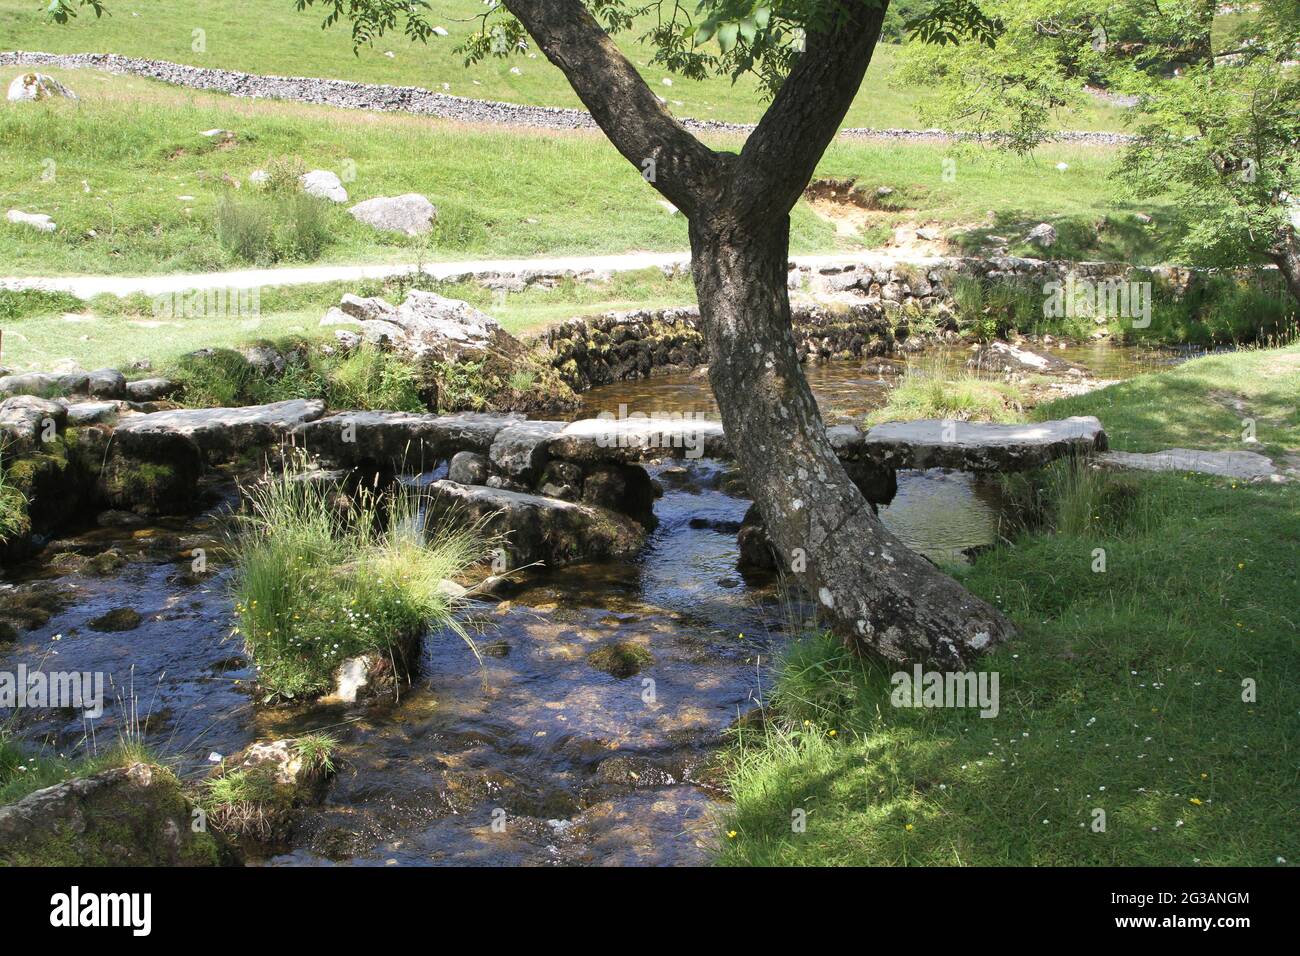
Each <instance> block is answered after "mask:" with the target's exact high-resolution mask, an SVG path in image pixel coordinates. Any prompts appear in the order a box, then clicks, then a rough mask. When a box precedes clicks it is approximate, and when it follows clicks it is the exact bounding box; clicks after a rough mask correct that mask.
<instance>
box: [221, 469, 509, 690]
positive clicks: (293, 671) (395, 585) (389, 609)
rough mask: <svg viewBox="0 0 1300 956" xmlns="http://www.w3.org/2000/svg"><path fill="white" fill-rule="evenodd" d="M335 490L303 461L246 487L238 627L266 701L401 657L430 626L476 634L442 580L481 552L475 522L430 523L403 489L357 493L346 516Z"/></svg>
mask: <svg viewBox="0 0 1300 956" xmlns="http://www.w3.org/2000/svg"><path fill="white" fill-rule="evenodd" d="M334 498H335V492H334V491H333V490H331V489H330V488H328V487H326V486H324V485H322V484H320V483H317V482H312V481H303V480H296V477H295V471H294V470H293V469H290V470H287V471H286V472H284V473H282V474H280V475H276V476H268V477H266V478H264V479H263V480H262V481H261V482H259V483H258V484H256V485H254V486H253V487H251V488H250V489H248V499H249V500H248V509H247V511H246V513H245V515H244V516H243V518H242V520H241V522H240V523H241V525H242V534H241V535H240V536H239V538H238V539H237V545H236V548H237V557H236V573H235V581H234V584H233V591H234V597H235V611H236V614H237V616H238V621H239V626H238V628H237V630H236V633H238V634H239V635H241V636H242V638H243V640H244V643H245V645H246V647H247V649H248V652H249V654H250V656H251V657H252V659H253V662H254V664H255V665H256V667H257V671H258V684H259V687H260V689H261V691H262V693H263V694H264V695H265V696H266V697H267V698H268V699H275V698H303V697H310V696H314V695H318V694H321V693H324V692H325V691H327V690H328V689H329V687H330V683H331V677H332V675H333V673H334V671H335V670H336V669H337V667H338V666H339V664H341V663H342V662H343V661H345V660H347V659H349V658H352V657H356V656H358V655H360V654H363V653H368V652H378V653H382V654H393V653H395V652H396V651H397V649H398V648H400V647H401V645H402V642H403V640H404V639H407V638H410V637H412V636H416V635H418V634H420V633H421V632H423V631H424V630H425V629H426V628H433V629H435V630H437V629H447V630H449V631H451V632H453V633H457V634H460V635H461V636H462V637H464V638H465V640H466V641H467V642H469V638H468V636H467V635H466V634H465V632H464V631H463V629H462V628H461V627H460V625H459V624H458V622H457V620H456V617H455V614H456V610H457V600H456V599H455V598H453V597H451V596H449V594H448V593H447V592H445V591H444V590H442V588H441V587H440V584H441V582H442V581H443V580H444V579H447V578H450V577H452V576H454V575H456V574H458V573H460V572H461V571H463V570H464V569H465V568H466V567H467V566H468V565H469V564H470V563H472V562H473V561H475V560H477V559H478V558H480V557H481V556H482V550H483V549H482V543H481V542H480V541H478V540H477V538H476V537H475V535H474V533H473V532H472V529H471V530H469V531H465V530H454V531H453V530H444V529H432V530H429V531H427V532H426V531H425V530H424V529H423V528H422V524H421V522H422V517H421V516H422V514H423V511H422V502H421V500H420V497H419V494H418V493H417V492H415V491H413V490H410V489H408V488H406V487H405V486H403V487H402V488H401V489H399V490H397V491H394V492H393V493H391V494H388V495H385V496H383V499H382V500H381V499H379V498H376V497H373V496H368V495H366V494H364V493H358V496H357V504H356V506H355V508H354V510H353V513H352V514H350V515H348V516H347V517H346V519H345V518H344V516H342V515H341V514H340V513H339V511H338V509H337V506H336V504H335V501H334ZM470 646H471V649H472V648H473V644H472V642H470Z"/></svg>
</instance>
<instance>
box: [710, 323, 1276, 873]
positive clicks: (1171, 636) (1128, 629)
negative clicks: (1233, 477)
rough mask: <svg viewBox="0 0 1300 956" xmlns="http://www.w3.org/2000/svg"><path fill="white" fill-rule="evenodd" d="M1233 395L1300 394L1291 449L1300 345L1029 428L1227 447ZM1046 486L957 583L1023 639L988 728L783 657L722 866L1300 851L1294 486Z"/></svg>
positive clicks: (1107, 393)
mask: <svg viewBox="0 0 1300 956" xmlns="http://www.w3.org/2000/svg"><path fill="white" fill-rule="evenodd" d="M1221 387H1227V388H1231V389H1232V390H1233V391H1234V392H1235V393H1236V394H1238V395H1241V396H1244V397H1245V398H1246V400H1247V401H1248V402H1250V403H1251V404H1252V405H1253V406H1254V407H1256V408H1257V410H1259V412H1260V413H1261V414H1264V413H1265V412H1266V411H1281V409H1280V408H1279V405H1280V404H1281V403H1282V402H1284V401H1288V400H1289V402H1290V408H1289V409H1287V412H1288V414H1285V415H1283V416H1282V417H1281V418H1279V420H1278V421H1276V422H1275V423H1274V424H1273V425H1271V426H1270V428H1272V429H1273V431H1272V432H1271V438H1270V441H1272V442H1276V443H1278V444H1284V445H1286V446H1288V447H1290V448H1291V449H1292V450H1294V449H1295V448H1296V447H1297V445H1300V442H1298V441H1297V437H1300V436H1298V432H1297V426H1298V425H1300V421H1298V420H1297V418H1296V412H1295V408H1294V397H1295V395H1296V394H1297V389H1298V388H1300V348H1297V347H1291V348H1288V349H1278V350H1258V351H1251V352H1243V353H1239V354H1236V355H1231V356H1214V357H1209V358H1204V359H1199V360H1196V361H1194V362H1191V363H1188V364H1187V365H1185V366H1183V367H1181V368H1179V369H1175V370H1173V371H1168V372H1162V373H1159V374H1153V375H1146V376H1142V377H1140V378H1138V379H1135V380H1133V381H1132V382H1129V383H1126V384H1124V385H1119V386H1114V387H1112V388H1109V389H1106V390H1104V391H1102V392H1097V393H1093V394H1092V395H1090V396H1085V397H1084V398H1080V399H1070V400H1068V401H1064V402H1056V403H1053V404H1051V405H1047V406H1042V407H1040V408H1039V409H1038V410H1037V414H1038V415H1040V416H1042V417H1052V418H1055V417H1060V416H1061V415H1066V414H1080V413H1088V412H1094V413H1097V414H1100V415H1101V417H1102V421H1103V422H1104V423H1105V424H1106V426H1107V430H1108V432H1109V433H1110V434H1111V436H1112V440H1113V442H1114V443H1115V444H1116V445H1117V446H1118V447H1123V448H1154V447H1168V446H1170V445H1173V444H1192V445H1195V446H1200V447H1228V446H1231V445H1232V441H1233V439H1232V434H1235V430H1234V431H1233V432H1231V433H1226V432H1225V431H1221V430H1220V427H1219V426H1220V423H1222V424H1224V425H1226V424H1227V422H1226V420H1225V419H1224V418H1223V417H1222V409H1221V403H1220V401H1219V399H1217V398H1216V397H1215V394H1214V393H1215V392H1216V391H1217V390H1218V389H1219V388H1221ZM1191 438H1196V439H1197V440H1195V441H1190V440H1189V439H1191ZM1236 447H1240V445H1237V446H1236ZM1266 447H1267V446H1266ZM1059 477H1060V476H1058V478H1059ZM1043 490H1044V493H1045V495H1046V498H1047V500H1048V505H1049V508H1048V519H1049V520H1048V521H1047V523H1046V525H1045V526H1043V527H1041V528H1040V529H1039V530H1036V531H1029V532H1026V533H1024V534H1022V535H1021V536H1019V537H1018V538H1017V539H1016V540H1015V542H1014V544H1013V545H1011V546H1006V547H1001V548H998V549H996V550H994V551H992V552H989V553H987V554H985V555H982V556H981V557H980V558H978V559H977V560H976V562H975V563H974V565H973V566H971V567H969V568H967V569H965V570H963V571H961V572H960V574H961V577H962V579H963V581H964V583H965V584H966V585H967V586H968V587H970V588H971V589H972V590H973V591H974V592H975V593H977V594H979V595H981V596H982V597H984V598H985V599H987V600H989V601H991V602H993V603H995V604H996V605H998V606H999V607H1001V608H1002V609H1003V610H1005V611H1006V612H1007V613H1008V614H1009V615H1010V616H1011V617H1012V619H1013V620H1014V621H1015V622H1016V624H1017V627H1018V628H1019V635H1018V637H1017V638H1016V639H1015V640H1014V641H1012V642H1011V643H1010V644H1008V645H1007V646H1006V647H1004V648H1001V649H999V650H998V651H997V652H996V653H994V654H991V655H989V656H987V657H985V658H983V659H982V660H981V661H980V662H979V664H978V665H977V666H978V667H980V668H981V669H983V670H987V671H995V672H997V673H998V674H999V685H1000V686H999V701H1000V707H999V713H998V715H997V717H995V718H992V719H983V718H981V717H979V716H978V714H977V712H976V711H974V710H958V709H951V708H950V709H923V708H900V707H893V706H891V700H890V695H891V691H892V689H893V687H892V685H891V682H890V673H891V671H893V670H894V668H892V667H888V666H884V665H881V664H876V663H871V662H864V661H862V660H860V659H855V658H852V657H850V656H849V655H847V654H846V653H845V652H844V651H843V650H842V649H841V648H840V646H839V644H838V643H837V642H835V641H834V640H831V639H827V638H817V639H813V640H811V641H809V642H805V643H803V644H800V645H797V646H795V647H794V648H793V649H792V650H791V652H790V653H789V654H788V655H787V657H786V659H785V661H784V663H783V665H782V667H781V668H780V670H779V674H778V677H777V682H776V686H775V688H774V689H773V691H772V692H771V694H770V695H769V710H768V719H767V720H766V721H765V722H764V724H763V725H762V726H761V727H759V728H758V729H754V730H749V731H745V732H744V733H743V734H742V737H741V739H740V741H739V742H738V744H737V746H736V748H735V750H734V751H733V753H732V762H731V770H732V777H731V787H732V793H733V796H734V798H735V804H734V806H733V807H731V809H730V811H729V813H728V814H727V819H726V820H725V821H724V826H723V836H722V837H721V844H722V845H721V846H720V848H719V859H720V861H721V862H723V863H728V864H747V865H762V864H851V865H904V864H907V865H913V864H916V865H925V864H941V865H999V864H1008V865H1162V866H1164V865H1175V866H1177V865H1196V864H1202V865H1248V866H1270V865H1275V862H1276V861H1277V859H1278V858H1279V857H1282V858H1284V859H1286V860H1289V861H1294V860H1295V859H1296V856H1297V853H1298V852H1300V836H1298V835H1297V830H1296V827H1295V825H1294V813H1295V792H1296V787H1297V783H1298V782H1300V770H1298V764H1297V752H1296V746H1295V742H1296V740H1297V736H1298V732H1300V720H1298V719H1297V716H1296V715H1297V713H1298V712H1300V684H1298V683H1297V677H1300V673H1298V670H1300V668H1298V667H1297V658H1296V653H1295V648H1296V640H1297V622H1296V618H1295V613H1294V595H1295V594H1296V593H1297V589H1298V588H1300V580H1298V579H1297V565H1296V562H1295V554H1296V549H1297V546H1298V545H1300V494H1298V493H1297V491H1296V490H1295V486H1294V485H1283V486H1278V485H1268V484H1264V485H1243V484H1240V483H1235V482H1231V481H1228V480H1220V479H1212V478H1204V477H1194V476H1185V475H1181V474H1146V473H1139V474H1133V475H1120V474H1115V475H1111V474H1106V475H1100V476H1098V475H1092V476H1089V477H1082V478H1080V477H1076V478H1073V479H1068V480H1065V481H1058V482H1057V483H1056V484H1055V485H1054V486H1053V484H1052V483H1051V482H1047V483H1046V484H1045V485H1044V486H1043ZM1097 548H1102V549H1104V550H1105V558H1106V570H1105V572H1104V573H1097V572H1095V571H1094V570H1093V568H1094V566H1095V563H1096V560H1097V558H1096V550H1095V549H1097ZM1246 680H1250V681H1254V682H1255V685H1256V686H1257V688H1258V696H1257V699H1256V700H1255V701H1253V702H1251V701H1246V700H1243V681H1246ZM832 732H833V734H832ZM1096 810H1103V811H1105V814H1106V828H1105V831H1104V832H1094V829H1093V823H1094V820H1095V819H1096V817H1095V816H1094V811H1096ZM795 811H803V812H804V813H805V814H806V821H807V827H806V832H802V833H800V832H794V828H793V827H792V824H791V821H792V814H794V813H795Z"/></svg>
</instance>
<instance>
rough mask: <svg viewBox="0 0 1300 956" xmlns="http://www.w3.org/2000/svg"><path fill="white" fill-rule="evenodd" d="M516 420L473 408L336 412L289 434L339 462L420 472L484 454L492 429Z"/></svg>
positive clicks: (332, 460) (329, 459)
mask: <svg viewBox="0 0 1300 956" xmlns="http://www.w3.org/2000/svg"><path fill="white" fill-rule="evenodd" d="M520 420H521V418H520V416H518V415H488V414H483V413H478V412H465V413H462V414H459V415H417V414H413V413H411V412H342V413H340V414H338V415H331V416H330V417H328V418H321V419H317V420H315V421H312V422H309V423H306V424H304V425H301V426H299V427H298V428H296V429H295V430H294V438H295V440H296V441H297V443H298V444H300V445H302V446H303V447H305V448H306V449H307V450H308V451H309V452H311V453H312V454H317V455H320V456H321V457H322V458H324V459H326V460H327V461H331V462H334V463H336V464H339V465H346V466H355V465H366V464H369V465H371V466H373V467H378V468H386V469H391V470H395V471H425V470H427V469H430V468H433V467H434V466H435V465H436V464H437V463H438V462H440V461H444V460H446V459H447V458H449V457H450V456H452V455H454V454H455V453H456V452H458V451H473V452H477V453H478V454H480V455H486V454H487V452H488V449H489V448H491V447H492V442H493V441H494V440H495V439H496V436H497V433H498V432H499V431H501V429H503V428H505V427H506V426H507V425H509V424H512V423H515V422H518V421H520Z"/></svg>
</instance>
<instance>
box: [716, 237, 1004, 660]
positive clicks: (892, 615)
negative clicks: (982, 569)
mask: <svg viewBox="0 0 1300 956" xmlns="http://www.w3.org/2000/svg"><path fill="white" fill-rule="evenodd" d="M788 242H789V220H788V219H784V218H783V219H782V220H781V221H780V222H779V223H778V224H777V226H775V227H774V228H771V229H769V230H767V231H765V232H764V233H762V234H757V235H755V234H750V233H747V232H746V233H742V234H736V233H731V234H723V233H719V232H718V231H716V230H712V229H710V228H709V227H708V225H707V224H706V223H699V222H697V221H696V220H692V222H691V255H692V270H693V274H694V279H695V286H696V289H697V291H698V294H699V302H700V316H701V319H702V320H703V326H704V331H705V336H706V338H707V340H708V344H709V354H710V365H709V380H710V382H711V384H712V386H713V393H714V395H715V397H716V398H717V401H718V408H719V409H720V411H721V413H722V422H723V427H724V428H725V429H726V433H727V439H728V444H729V445H730V446H731V449H732V452H733V454H734V455H735V456H736V459H737V462H738V463H739V464H740V467H741V470H742V471H743V473H744V475H745V480H746V484H747V486H748V488H749V490H750V493H751V494H752V495H753V498H754V501H755V502H756V503H757V505H758V508H759V511H760V512H761V513H762V515H763V519H764V522H765V524H766V526H767V532H768V535H769V537H770V538H771V540H772V542H773V544H774V546H775V547H776V550H777V553H778V555H779V557H780V561H781V563H782V565H783V570H784V571H785V572H787V573H790V574H792V575H794V576H795V577H796V578H797V579H798V580H800V582H801V583H802V584H803V585H804V586H805V588H806V589H807V591H808V592H809V593H810V594H811V595H813V596H814V597H815V598H816V600H817V603H818V605H819V609H820V611H821V612H822V614H823V616H824V617H825V618H826V619H827V620H828V622H829V623H831V624H832V625H833V626H834V629H835V630H836V631H837V632H838V633H840V634H842V635H844V636H845V637H846V638H849V639H850V642H851V644H852V645H853V646H856V647H857V648H858V649H864V648H865V649H870V650H872V651H874V652H876V653H879V654H881V655H882V656H884V657H885V658H887V659H889V660H892V661H898V662H903V661H908V662H912V661H919V662H927V663H931V664H935V665H937V666H941V667H946V668H961V667H963V666H965V665H966V664H968V663H969V662H970V660H971V659H972V658H973V657H974V656H975V655H976V654H978V653H979V652H981V651H983V650H985V649H986V648H988V647H990V646H992V645H993V644H996V643H997V642H999V641H1001V640H1003V639H1004V638H1006V637H1007V636H1009V635H1010V633H1011V625H1010V624H1009V622H1008V621H1007V620H1006V618H1004V617H1003V616H1002V614H1000V613H999V612H998V611H997V610H995V609H994V608H992V607H990V606H989V605H988V604H986V603H985V602H983V601H981V600H979V599H978V598H976V597H975V596H973V595H972V594H970V593H969V592H968V591H966V590H965V589H964V588H962V587H961V585H959V584H958V583H957V582H956V581H954V580H953V579H952V578H950V577H948V576H947V575H945V574H943V573H941V572H940V571H939V570H938V569H937V568H936V567H935V566H934V565H933V564H931V563H930V562H929V561H928V560H926V559H925V558H923V557H921V556H920V555H918V554H916V553H915V552H913V551H911V550H909V549H908V547H907V546H906V545H904V544H903V543H902V542H901V541H899V540H898V539H897V538H896V537H894V535H892V534H890V532H889V531H888V530H887V529H886V528H885V527H884V526H883V525H882V524H881V523H880V521H879V519H878V518H876V516H875V514H874V513H873V511H872V509H871V507H870V505H868V503H867V501H866V499H865V498H864V497H863V496H862V493H861V492H860V491H859V490H858V488H857V487H856V486H855V485H854V484H853V482H852V480H850V478H849V476H848V474H847V472H846V471H845V469H844V466H843V464H842V463H841V462H840V460H839V458H838V457H837V456H836V454H835V450H834V449H833V448H832V447H831V443H830V440H829V439H828V438H827V436H826V428H825V426H824V424H823V422H822V417H821V412H820V410H819V409H818V407H817V402H816V400H815V399H814V398H813V394H812V391H811V389H810V388H809V387H808V382H807V379H806V378H805V377H804V374H803V369H802V368H801V366H800V364H799V358H798V353H797V351H796V348H795V340H794V334H793V330H792V326H791V320H790V299H789V293H788V291H787V285H786V279H787V270H788Z"/></svg>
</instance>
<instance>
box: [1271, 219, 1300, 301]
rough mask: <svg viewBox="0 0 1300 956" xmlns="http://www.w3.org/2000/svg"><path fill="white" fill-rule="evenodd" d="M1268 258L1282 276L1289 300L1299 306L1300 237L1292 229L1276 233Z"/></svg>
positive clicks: (1288, 227)
mask: <svg viewBox="0 0 1300 956" xmlns="http://www.w3.org/2000/svg"><path fill="white" fill-rule="evenodd" d="M1269 258H1270V259H1272V260H1273V263H1274V264H1275V265H1276V266H1277V268H1278V272H1280V273H1281V274H1282V281H1283V282H1285V283H1286V287H1287V291H1289V292H1290V293H1291V298H1293V299H1294V300H1295V301H1296V303H1297V304H1298V305H1300V236H1297V234H1296V230H1295V229H1294V228H1292V227H1290V226H1286V227H1284V228H1283V229H1282V230H1281V231H1280V232H1279V233H1278V237H1277V241H1276V242H1275V243H1274V244H1273V248H1272V249H1271V250H1270V251H1269Z"/></svg>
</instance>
